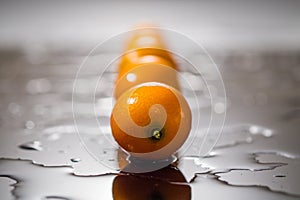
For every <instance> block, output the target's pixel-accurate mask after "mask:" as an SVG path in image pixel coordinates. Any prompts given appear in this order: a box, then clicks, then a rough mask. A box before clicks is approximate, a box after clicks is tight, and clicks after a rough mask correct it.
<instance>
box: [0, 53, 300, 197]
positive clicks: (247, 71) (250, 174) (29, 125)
mask: <svg viewBox="0 0 300 200" xmlns="http://www.w3.org/2000/svg"><path fill="white" fill-rule="evenodd" d="M34 55H35V54H29V53H28V52H22V51H2V52H0V64H1V68H0V95H1V98H0V111H1V115H0V133H1V134H0V157H1V159H0V191H1V199H14V198H19V199H113V198H114V199H124V198H130V199H134V198H137V199H147V198H148V199H190V198H192V199H207V198H213V199H221V198H222V197H224V196H229V197H230V198H231V199H241V198H243V199H250V198H251V199H254V198H257V199H299V198H300V193H299V184H300V177H299V172H298V170H299V156H300V148H299V139H300V137H299V128H300V127H299V122H300V118H299V108H300V91H299V82H300V71H299V68H300V54H297V53H294V52H290V53H256V54H249V53H246V52H245V53H236V52H230V53H228V54H218V53H215V55H214V54H213V55H212V56H213V57H214V58H215V61H216V63H217V64H219V66H220V70H221V73H222V76H223V78H224V82H225V87H226V92H227V97H228V102H229V103H228V105H227V106H226V107H224V106H225V105H220V104H218V105H214V108H213V109H214V111H215V112H216V113H218V112H224V111H225V110H226V112H227V117H226V122H225V127H224V130H223V134H222V135H221V137H220V139H219V141H218V143H217V145H216V146H215V147H214V149H213V150H212V151H211V152H210V154H209V155H206V156H205V157H201V158H197V157H195V156H194V149H193V147H191V148H190V149H188V151H187V152H186V153H185V155H184V156H183V157H179V159H178V160H177V161H176V162H175V163H174V166H168V167H167V168H164V169H162V171H161V172H155V173H149V174H138V175H132V174H128V173H122V172H120V170H119V169H120V168H123V167H126V166H127V167H128V161H127V160H126V158H124V156H122V155H120V152H119V151H118V149H117V148H116V147H115V146H113V145H111V144H109V143H107V142H105V141H106V140H105V139H104V138H101V137H100V136H99V135H98V131H99V130H98V129H97V128H95V127H94V126H91V125H90V124H91V122H90V120H91V119H92V118H93V117H94V113H92V115H91V114H90V113H89V112H88V110H86V109H85V108H86V107H87V106H89V103H90V102H88V101H86V99H87V98H88V97H87V95H88V94H89V92H90V91H89V90H90V87H89V85H92V84H93V83H94V82H96V81H97V77H96V76H95V74H93V71H90V72H89V73H87V74H85V77H84V78H82V79H80V80H78V81H80V82H81V83H82V84H81V85H82V86H83V87H82V88H81V89H80V98H79V99H80V100H81V101H80V104H78V105H80V107H79V108H78V111H79V112H80V113H79V114H80V117H81V119H80V120H81V122H84V123H81V124H80V125H81V126H82V127H81V129H82V130H85V133H84V134H83V135H81V136H82V137H84V138H83V140H84V141H85V143H88V145H89V147H90V148H92V149H95V150H96V151H98V152H99V155H98V158H100V159H101V160H100V161H103V163H105V164H108V165H103V164H100V163H99V162H98V161H99V160H97V159H95V158H94V157H92V156H91V155H90V154H89V153H88V152H87V151H86V149H85V146H84V145H82V143H81V141H80V139H79V138H78V135H77V134H76V127H75V126H74V121H73V115H72V86H73V79H74V77H75V73H76V71H77V68H78V66H79V65H80V63H81V61H82V59H83V57H84V55H82V56H81V55H80V54H74V53H70V52H63V53H57V52H52V51H49V52H45V54H43V55H37V56H36V57H35V56H34ZM194 57H197V55H194ZM103 58H105V54H104V55H103ZM103 62H104V61H103ZM99 66H101V63H95V72H96V71H97V67H99ZM182 75H183V76H185V77H188V80H190V81H191V84H193V88H194V89H195V90H196V91H198V92H196V93H197V94H198V95H199V96H200V97H201V105H200V107H201V109H202V110H201V115H205V114H206V113H207V112H209V109H208V108H209V99H207V98H205V97H206V95H207V94H206V93H205V90H203V89H202V88H203V87H202V86H201V84H202V82H201V81H200V82H198V81H197V78H195V77H193V74H192V73H191V72H182ZM206 75H207V76H209V75H210V74H209V69H207V73H206ZM114 77H115V72H114V71H111V72H107V74H106V75H105V80H106V81H105V86H106V87H105V88H106V89H105V90H101V91H99V93H98V94H99V96H98V99H97V106H98V108H101V109H98V110H99V113H98V116H97V117H99V120H100V121H101V122H103V124H104V125H106V129H105V130H107V131H108V132H109V115H110V110H111V105H110V102H111V99H109V98H110V97H109V94H110V92H111V91H109V90H112V85H113V81H114ZM210 78H211V79H213V78H214V77H213V76H212V77H210ZM183 89H184V88H183ZM212 91H213V90H212ZM184 93H185V95H186V96H187V98H189V94H190V91H188V90H185V89H184ZM215 95H216V96H217V94H215ZM192 106H193V105H192ZM216 134H217V133H216ZM108 137H109V136H108ZM210 137H211V138H212V140H213V139H214V137H215V136H214V135H213V134H212V135H209V136H208V141H210V140H209V139H210ZM199 140H201V138H199ZM195 148H196V149H197V147H195ZM216 191H217V192H216ZM134 192H136V195H135V196H132V194H133V193H134Z"/></svg>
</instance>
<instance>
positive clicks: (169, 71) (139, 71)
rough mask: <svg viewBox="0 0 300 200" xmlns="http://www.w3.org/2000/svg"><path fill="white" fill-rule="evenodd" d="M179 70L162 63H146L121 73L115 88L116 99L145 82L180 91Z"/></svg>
mask: <svg viewBox="0 0 300 200" xmlns="http://www.w3.org/2000/svg"><path fill="white" fill-rule="evenodd" d="M177 73H178V72H177V70H175V69H174V68H172V67H169V66H166V65H164V64H160V63H146V64H141V65H139V66H136V67H134V68H132V69H130V70H128V71H127V72H126V73H125V74H122V75H121V73H119V76H118V78H117V81H116V83H115V88H114V97H115V98H116V99H118V98H119V97H120V96H121V95H122V94H123V93H124V92H125V91H126V90H128V89H130V88H132V87H134V86H136V85H139V84H141V83H145V82H158V83H164V84H166V85H169V86H172V87H173V88H175V89H177V90H180V86H179V83H178V80H177Z"/></svg>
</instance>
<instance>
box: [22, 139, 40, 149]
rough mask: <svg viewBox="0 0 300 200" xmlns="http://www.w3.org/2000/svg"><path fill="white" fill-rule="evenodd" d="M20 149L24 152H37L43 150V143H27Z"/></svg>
mask: <svg viewBox="0 0 300 200" xmlns="http://www.w3.org/2000/svg"><path fill="white" fill-rule="evenodd" d="M19 147H20V148H21V149H24V150H35V151H42V150H43V147H42V143H41V142H40V141H31V142H26V143H23V144H21V145H19Z"/></svg>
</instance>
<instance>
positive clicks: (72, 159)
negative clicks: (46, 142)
mask: <svg viewBox="0 0 300 200" xmlns="http://www.w3.org/2000/svg"><path fill="white" fill-rule="evenodd" d="M70 160H71V161H72V162H74V163H77V162H80V161H81V159H80V158H71V159H70Z"/></svg>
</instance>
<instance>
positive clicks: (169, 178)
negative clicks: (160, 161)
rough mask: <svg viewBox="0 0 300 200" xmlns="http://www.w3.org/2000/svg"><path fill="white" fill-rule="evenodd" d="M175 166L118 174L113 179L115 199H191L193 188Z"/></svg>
mask: <svg viewBox="0 0 300 200" xmlns="http://www.w3.org/2000/svg"><path fill="white" fill-rule="evenodd" d="M184 183H186V180H185V178H184V176H183V175H182V173H181V172H180V171H179V170H178V169H177V168H176V167H174V166H171V165H169V166H167V167H165V168H163V169H160V170H157V171H153V172H147V173H139V174H124V175H118V176H116V177H115V179H114V181H113V187H112V193H113V198H114V199H115V200H126V199H130V200H141V199H145V200H148V199H149V200H171V199H172V200H174V199H175V200H176V199H180V200H186V199H191V188H190V186H189V185H187V184H184Z"/></svg>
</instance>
